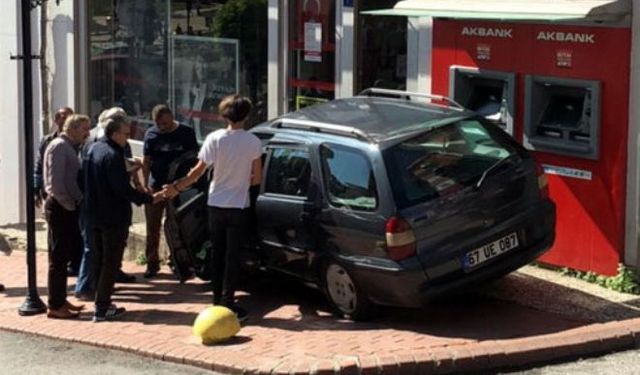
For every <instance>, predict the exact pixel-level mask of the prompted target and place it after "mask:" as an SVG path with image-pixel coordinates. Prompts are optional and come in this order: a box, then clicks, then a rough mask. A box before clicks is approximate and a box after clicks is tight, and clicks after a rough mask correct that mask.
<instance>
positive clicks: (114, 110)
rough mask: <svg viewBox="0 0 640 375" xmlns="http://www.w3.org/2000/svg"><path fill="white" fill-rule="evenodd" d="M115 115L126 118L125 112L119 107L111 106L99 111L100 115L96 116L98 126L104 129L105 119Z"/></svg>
mask: <svg viewBox="0 0 640 375" xmlns="http://www.w3.org/2000/svg"><path fill="white" fill-rule="evenodd" d="M116 116H119V117H124V118H125V119H126V118H127V112H126V111H125V110H124V109H122V108H121V107H111V108H109V109H105V110H104V111H102V112H100V116H98V126H99V127H101V128H103V129H105V128H106V121H107V120H108V119H110V118H113V117H116Z"/></svg>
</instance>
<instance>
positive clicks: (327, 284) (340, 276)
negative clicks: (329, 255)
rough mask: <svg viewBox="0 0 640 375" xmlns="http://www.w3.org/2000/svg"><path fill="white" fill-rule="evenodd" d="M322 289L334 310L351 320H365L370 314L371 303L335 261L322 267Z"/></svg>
mask: <svg viewBox="0 0 640 375" xmlns="http://www.w3.org/2000/svg"><path fill="white" fill-rule="evenodd" d="M323 281H324V289H325V294H326V295H327V298H328V299H329V302H330V303H331V305H332V307H333V308H334V310H335V311H336V312H337V313H338V314H339V315H341V316H344V317H346V318H349V319H352V320H367V319H368V318H370V314H371V308H372V306H371V302H369V299H368V298H367V296H366V295H365V294H364V293H363V292H362V290H360V289H359V288H358V285H357V283H356V281H355V280H354V279H353V278H352V277H351V275H350V274H349V272H348V271H347V269H346V268H344V267H343V266H342V265H340V264H338V263H337V262H335V261H330V262H328V263H327V264H326V265H325V267H324V274H323Z"/></svg>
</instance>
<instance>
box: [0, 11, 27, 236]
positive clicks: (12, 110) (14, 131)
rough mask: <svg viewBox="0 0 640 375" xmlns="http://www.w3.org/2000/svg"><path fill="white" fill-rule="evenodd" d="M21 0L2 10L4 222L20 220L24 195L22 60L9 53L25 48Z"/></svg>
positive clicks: (0, 177) (0, 217) (0, 216)
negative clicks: (21, 36) (21, 32)
mask: <svg viewBox="0 0 640 375" xmlns="http://www.w3.org/2000/svg"><path fill="white" fill-rule="evenodd" d="M19 8H20V7H19V0H15V1H7V2H6V3H5V4H3V11H2V13H0V77H3V85H2V86H3V93H2V96H0V113H2V117H3V118H2V125H1V126H2V136H1V137H0V158H1V159H2V160H0V224H7V223H13V222H17V221H19V220H20V219H21V218H22V217H23V216H24V215H22V212H21V207H22V206H23V205H22V202H24V197H23V196H22V195H21V192H22V191H23V190H24V189H23V187H24V177H23V176H24V174H23V171H22V170H23V169H24V168H23V164H24V163H23V160H24V156H23V153H24V151H23V150H24V149H23V147H22V145H23V142H21V139H22V138H23V137H22V129H21V126H20V125H21V123H22V121H21V112H20V95H22V91H21V90H20V92H19V91H18V90H19V80H20V78H19V76H20V74H19V73H20V72H21V71H22V69H19V65H20V62H19V61H18V60H9V55H17V54H19V53H20V52H21V51H20V50H21V47H20V41H19V40H18V38H17V34H18V33H17V30H18V27H19V18H20V14H19Z"/></svg>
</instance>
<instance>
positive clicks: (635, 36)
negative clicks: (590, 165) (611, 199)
mask: <svg viewBox="0 0 640 375" xmlns="http://www.w3.org/2000/svg"><path fill="white" fill-rule="evenodd" d="M632 9H633V19H632V25H631V77H630V78H629V80H630V93H629V139H628V141H627V148H628V151H627V204H626V220H625V221H626V222H625V254H624V255H625V256H624V261H625V263H626V264H629V265H632V266H640V254H638V232H639V231H640V207H639V206H640V170H639V168H640V105H638V104H639V102H640V0H633V5H632Z"/></svg>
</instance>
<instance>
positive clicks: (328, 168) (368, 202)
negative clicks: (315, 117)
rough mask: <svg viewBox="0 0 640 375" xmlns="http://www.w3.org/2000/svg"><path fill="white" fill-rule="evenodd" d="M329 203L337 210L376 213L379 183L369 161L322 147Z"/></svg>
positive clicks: (345, 150)
mask: <svg viewBox="0 0 640 375" xmlns="http://www.w3.org/2000/svg"><path fill="white" fill-rule="evenodd" d="M320 155H321V158H322V170H323V172H324V173H323V174H324V184H325V187H326V189H327V192H328V196H329V202H330V203H331V204H332V205H334V206H338V207H348V208H352V209H355V210H363V211H373V210H375V209H376V207H377V206H378V198H377V189H376V182H375V178H374V175H373V170H372V168H371V163H370V162H369V159H368V158H367V157H366V156H365V155H364V154H362V153H360V152H358V151H357V150H354V149H350V148H347V147H341V146H334V145H331V146H329V145H323V146H321V148H320Z"/></svg>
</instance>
